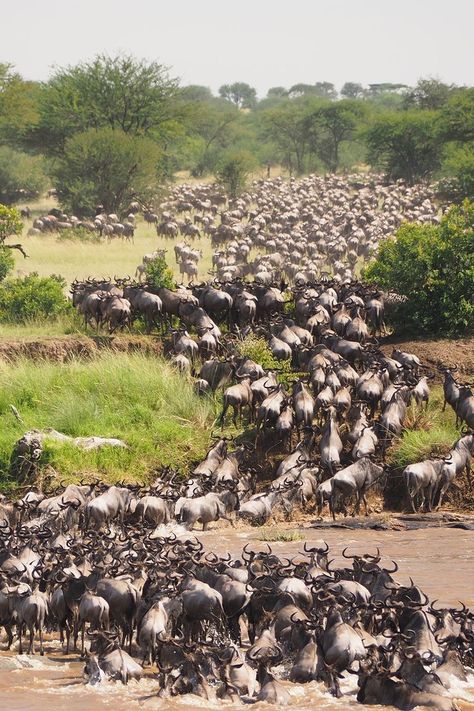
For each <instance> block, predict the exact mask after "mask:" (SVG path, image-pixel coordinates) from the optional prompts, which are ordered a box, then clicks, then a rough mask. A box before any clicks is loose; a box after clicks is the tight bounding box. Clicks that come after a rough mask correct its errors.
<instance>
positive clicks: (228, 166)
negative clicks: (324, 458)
mask: <svg viewBox="0 0 474 711" xmlns="http://www.w3.org/2000/svg"><path fill="white" fill-rule="evenodd" d="M255 167H256V160H255V158H254V156H253V155H252V154H251V153H250V152H249V151H245V150H229V151H227V152H225V153H224V154H223V155H222V156H221V158H220V160H219V162H218V164H217V167H216V170H215V175H216V178H217V179H218V180H219V181H220V182H221V183H222V185H223V186H224V187H225V189H226V191H227V192H228V193H229V195H230V197H231V198H235V197H236V196H237V195H238V194H239V193H241V192H243V191H244V190H245V186H246V184H247V180H248V178H249V175H250V173H251V172H252V170H254V169H255Z"/></svg>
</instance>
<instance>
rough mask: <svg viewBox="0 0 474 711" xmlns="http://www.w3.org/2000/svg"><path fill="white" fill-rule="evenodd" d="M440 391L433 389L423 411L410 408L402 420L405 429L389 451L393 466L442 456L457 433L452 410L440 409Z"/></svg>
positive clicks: (455, 438)
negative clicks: (403, 420)
mask: <svg viewBox="0 0 474 711" xmlns="http://www.w3.org/2000/svg"><path fill="white" fill-rule="evenodd" d="M442 405H443V391H442V388H441V387H439V386H437V387H435V388H433V391H432V393H431V397H430V401H429V404H428V408H427V410H426V411H424V410H422V409H420V408H416V407H415V406H414V405H412V406H411V407H410V409H409V410H408V413H407V418H406V421H405V426H406V430H405V432H404V433H403V435H402V437H401V438H400V439H399V440H398V442H396V443H394V446H393V447H392V449H391V450H390V454H389V456H388V460H389V461H390V463H391V464H393V465H394V466H396V467H399V468H404V467H406V466H407V465H408V464H411V463H413V462H420V461H422V460H423V459H428V458H430V457H433V458H436V457H440V456H444V455H445V454H447V453H448V451H449V450H450V449H451V446H452V444H453V443H454V442H455V441H456V440H457V439H458V437H459V436H460V430H459V429H458V428H456V427H455V421H456V417H455V415H454V412H453V410H452V409H451V408H450V407H449V405H448V406H447V407H446V410H445V411H444V412H442Z"/></svg>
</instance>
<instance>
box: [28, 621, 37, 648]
mask: <svg viewBox="0 0 474 711" xmlns="http://www.w3.org/2000/svg"><path fill="white" fill-rule="evenodd" d="M29 632H30V644H29V647H28V654H34V653H35V647H34V641H35V630H34V627H33V625H31V627H30V629H29Z"/></svg>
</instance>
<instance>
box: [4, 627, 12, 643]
mask: <svg viewBox="0 0 474 711" xmlns="http://www.w3.org/2000/svg"><path fill="white" fill-rule="evenodd" d="M4 627H5V632H6V634H7V649H10V647H11V646H12V643H13V632H12V628H11V625H4Z"/></svg>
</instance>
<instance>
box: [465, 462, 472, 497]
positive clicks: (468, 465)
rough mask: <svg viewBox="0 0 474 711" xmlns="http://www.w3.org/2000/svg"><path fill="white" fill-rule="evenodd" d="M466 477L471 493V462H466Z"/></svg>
mask: <svg viewBox="0 0 474 711" xmlns="http://www.w3.org/2000/svg"><path fill="white" fill-rule="evenodd" d="M466 476H467V483H468V485H469V489H470V490H471V491H472V478H471V462H469V461H467V462H466Z"/></svg>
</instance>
